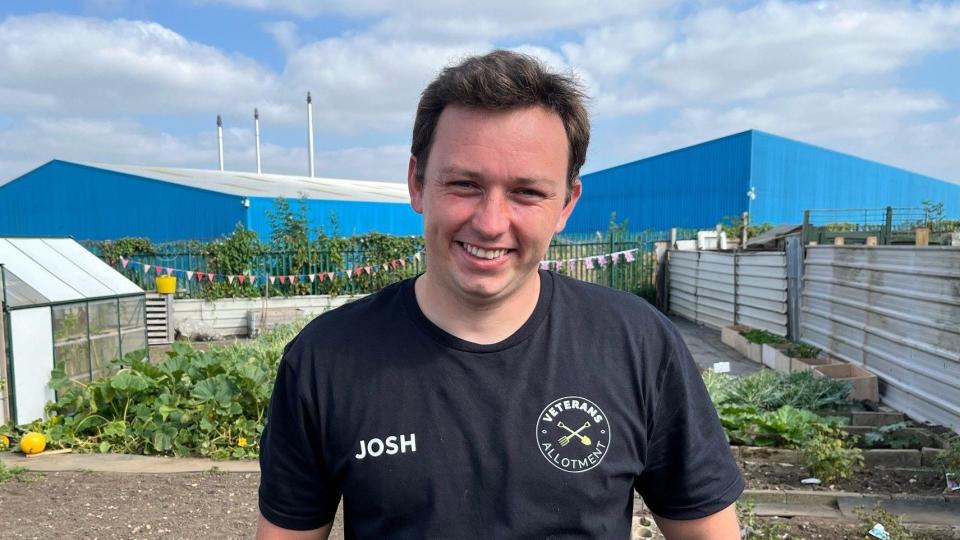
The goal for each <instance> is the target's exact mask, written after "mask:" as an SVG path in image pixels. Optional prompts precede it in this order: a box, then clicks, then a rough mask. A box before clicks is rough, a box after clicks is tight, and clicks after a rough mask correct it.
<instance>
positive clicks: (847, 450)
mask: <svg viewBox="0 0 960 540" xmlns="http://www.w3.org/2000/svg"><path fill="white" fill-rule="evenodd" d="M800 452H801V454H802V455H803V458H804V461H805V462H806V464H807V466H808V467H809V468H810V472H811V473H812V474H813V475H814V476H816V477H817V478H819V479H820V480H822V481H824V482H827V483H831V482H837V481H839V480H844V479H847V478H850V477H851V476H853V473H854V469H855V467H859V466H862V465H863V451H862V450H860V449H859V448H855V447H854V446H853V438H852V437H848V436H846V434H845V432H843V431H842V430H836V429H830V428H828V429H824V430H821V431H820V432H818V433H815V434H814V435H813V436H812V437H810V438H808V439H806V440H804V441H803V443H802V444H801V445H800Z"/></svg>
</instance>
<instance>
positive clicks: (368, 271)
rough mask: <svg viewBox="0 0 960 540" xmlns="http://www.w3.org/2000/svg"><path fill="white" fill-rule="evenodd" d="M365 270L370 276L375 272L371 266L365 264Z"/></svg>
mask: <svg viewBox="0 0 960 540" xmlns="http://www.w3.org/2000/svg"><path fill="white" fill-rule="evenodd" d="M363 271H364V272H366V273H367V275H368V276H369V275H370V274H372V273H373V270H371V269H370V267H369V266H364V267H363Z"/></svg>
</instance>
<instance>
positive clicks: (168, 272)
mask: <svg viewBox="0 0 960 540" xmlns="http://www.w3.org/2000/svg"><path fill="white" fill-rule="evenodd" d="M172 273H173V268H170V267H169V266H168V267H167V275H168V276H169V275H170V274H172Z"/></svg>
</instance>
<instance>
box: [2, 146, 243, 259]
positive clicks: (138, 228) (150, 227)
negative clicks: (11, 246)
mask: <svg viewBox="0 0 960 540" xmlns="http://www.w3.org/2000/svg"><path fill="white" fill-rule="evenodd" d="M241 200H242V198H241V197H237V196H233V195H225V194H222V193H216V192H212V191H206V190H200V189H193V188H189V187H185V186H180V185H177V184H171V183H167V182H161V181H157V180H151V179H147V178H142V177H139V176H132V175H127V174H122V173H118V172H113V171H106V170H103V169H98V168H95V167H88V166H85V165H78V164H74V163H68V162H63V161H59V160H53V161H51V162H49V163H47V164H45V165H42V166H40V167H38V168H36V169H34V170H33V171H30V172H29V173H27V174H25V175H23V176H21V177H20V178H17V179H16V180H13V181H12V182H9V183H7V184H4V185H3V186H0V235H29V236H72V237H73V238H75V239H77V240H104V239H114V238H120V237H124V236H139V237H147V238H149V239H150V240H152V241H154V242H165V241H171V240H189V239H197V240H208V239H211V238H215V237H217V236H220V235H223V234H226V233H229V232H230V231H232V230H233V228H234V226H235V225H236V224H237V223H243V222H244V221H245V217H244V210H245V209H244V207H243V205H242V204H241Z"/></svg>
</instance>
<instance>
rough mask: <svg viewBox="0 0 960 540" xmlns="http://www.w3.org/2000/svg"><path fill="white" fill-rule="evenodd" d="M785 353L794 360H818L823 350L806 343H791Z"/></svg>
mask: <svg viewBox="0 0 960 540" xmlns="http://www.w3.org/2000/svg"><path fill="white" fill-rule="evenodd" d="M784 352H785V353H786V355H787V356H790V357H792V358H816V357H818V356H820V353H821V352H822V350H821V349H820V348H819V347H814V346H813V345H807V344H806V343H791V344H790V346H789V347H787V349H786V351H784Z"/></svg>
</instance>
